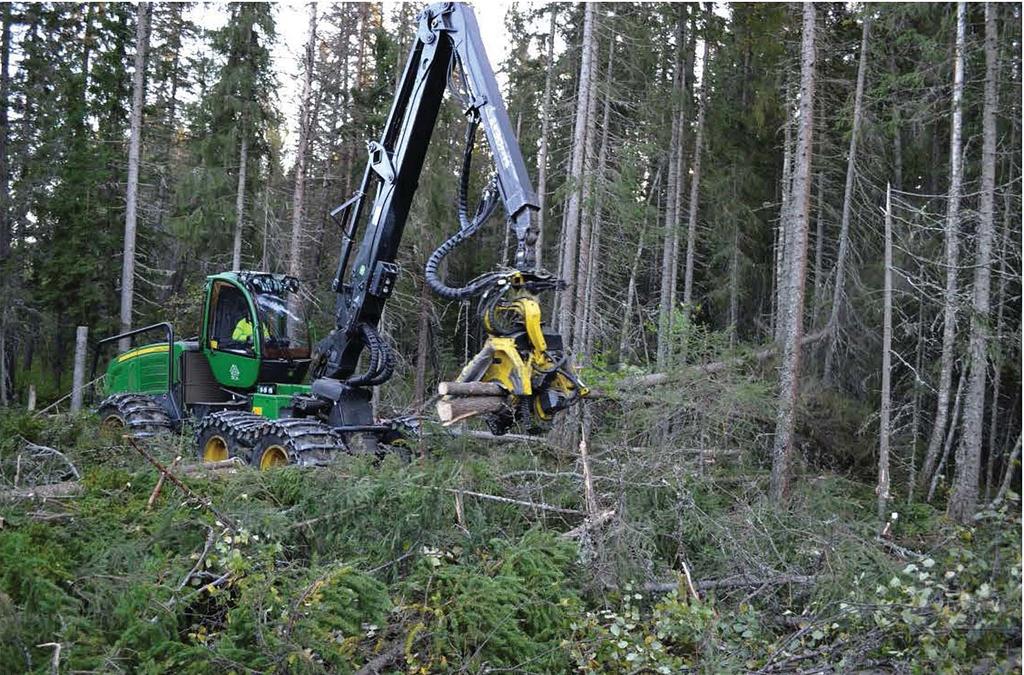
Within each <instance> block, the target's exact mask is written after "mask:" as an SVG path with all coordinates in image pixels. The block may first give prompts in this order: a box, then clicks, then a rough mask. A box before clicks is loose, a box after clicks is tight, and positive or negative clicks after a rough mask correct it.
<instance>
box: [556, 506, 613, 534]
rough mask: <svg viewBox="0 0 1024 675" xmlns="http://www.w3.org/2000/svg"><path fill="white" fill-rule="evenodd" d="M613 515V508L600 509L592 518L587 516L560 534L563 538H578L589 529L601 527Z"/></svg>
mask: <svg viewBox="0 0 1024 675" xmlns="http://www.w3.org/2000/svg"><path fill="white" fill-rule="evenodd" d="M614 517H615V509H608V510H607V511H602V512H601V513H599V514H597V515H596V516H594V517H593V518H587V519H586V520H584V521H583V522H582V523H580V524H579V525H577V526H576V527H574V528H572V529H571V530H569V531H568V532H563V533H562V534H561V535H560V536H561V537H562V538H563V539H579V538H580V537H582V536H583V535H584V534H586V533H588V532H590V531H591V530H594V529H597V528H598V527H601V526H602V525H604V524H605V523H607V522H608V521H609V520H611V519H612V518H614Z"/></svg>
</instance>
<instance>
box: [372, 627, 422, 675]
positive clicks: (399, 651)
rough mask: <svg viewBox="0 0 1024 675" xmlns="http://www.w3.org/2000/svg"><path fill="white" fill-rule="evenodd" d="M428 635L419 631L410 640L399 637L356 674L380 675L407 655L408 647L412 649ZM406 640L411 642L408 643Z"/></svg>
mask: <svg viewBox="0 0 1024 675" xmlns="http://www.w3.org/2000/svg"><path fill="white" fill-rule="evenodd" d="M426 636H427V634H426V633H424V632H422V631H419V632H417V633H416V634H415V635H414V636H413V637H412V640H411V641H410V640H409V638H408V637H405V638H399V639H396V640H394V641H393V642H391V643H390V644H388V646H387V647H386V648H385V649H384V651H382V652H381V653H380V654H378V655H377V656H375V657H373V658H372V659H370V660H369V661H367V662H366V665H365V666H363V667H362V668H360V669H359V670H357V671H356V675H379V674H380V673H381V672H383V671H384V670H386V669H388V668H389V667H390V666H392V665H394V664H395V663H398V661H399V660H401V659H402V657H403V656H404V655H405V650H406V648H408V649H412V648H413V647H414V646H416V643H417V642H419V641H420V640H422V639H423V638H425V637H426ZM406 642H408V643H409V644H408V645H406Z"/></svg>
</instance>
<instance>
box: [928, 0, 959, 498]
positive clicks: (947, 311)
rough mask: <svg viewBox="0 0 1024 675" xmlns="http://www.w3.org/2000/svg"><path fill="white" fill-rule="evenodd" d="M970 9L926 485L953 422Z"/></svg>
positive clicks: (953, 146) (952, 160)
mask: <svg viewBox="0 0 1024 675" xmlns="http://www.w3.org/2000/svg"><path fill="white" fill-rule="evenodd" d="M966 12H967V10H966V5H965V4H964V3H962V2H960V3H957V21H956V62H955V65H954V70H953V123H952V125H953V127H952V131H951V133H950V139H949V201H948V204H947V207H946V232H945V257H946V260H945V263H946V292H945V296H944V303H945V307H944V310H943V324H942V356H941V357H940V366H939V368H940V370H939V386H938V396H937V400H936V403H935V419H934V422H933V425H932V433H931V439H930V440H929V441H928V450H927V452H926V453H925V456H924V464H923V465H922V466H921V475H920V480H921V484H922V485H925V484H926V483H927V481H928V480H929V479H930V478H931V476H932V472H933V471H934V469H935V462H936V461H937V460H938V456H939V450H940V449H941V446H942V439H943V437H944V436H945V431H946V422H947V420H948V419H949V390H950V385H951V380H952V379H953V350H954V348H955V347H956V301H957V300H956V295H957V265H958V264H959V236H960V235H959V227H960V192H961V187H962V186H961V183H962V181H963V172H962V166H961V152H962V144H961V134H962V130H963V96H964V50H965V44H964V43H965V40H966V37H965V32H966V30H967V28H966V26H967V18H966Z"/></svg>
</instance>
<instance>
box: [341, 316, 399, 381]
mask: <svg viewBox="0 0 1024 675" xmlns="http://www.w3.org/2000/svg"><path fill="white" fill-rule="evenodd" d="M359 337H360V338H361V339H362V341H363V344H365V345H366V348H367V349H368V350H369V351H370V363H369V365H367V367H366V372H364V373H361V374H359V375H356V376H353V377H350V378H349V379H348V380H347V381H346V384H348V385H351V386H376V385H380V384H384V383H385V382H387V381H388V380H389V379H391V375H392V373H394V372H395V358H394V354H392V352H391V345H389V344H388V343H387V341H386V340H385V339H384V338H382V337H381V336H380V333H378V332H377V329H375V328H374V327H373V326H371V325H370V324H368V323H361V324H359Z"/></svg>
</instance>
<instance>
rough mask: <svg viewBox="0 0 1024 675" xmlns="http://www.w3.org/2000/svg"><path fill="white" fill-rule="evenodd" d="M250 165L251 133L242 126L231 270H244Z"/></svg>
mask: <svg viewBox="0 0 1024 675" xmlns="http://www.w3.org/2000/svg"><path fill="white" fill-rule="evenodd" d="M248 163H249V132H248V130H247V129H246V126H245V124H244V123H243V124H242V142H241V146H240V147H239V150H238V191H237V192H236V193H235V241H234V244H233V245H232V247H231V269H232V270H240V269H242V229H243V227H244V226H245V171H246V169H247V168H248V167H247V165H248Z"/></svg>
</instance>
